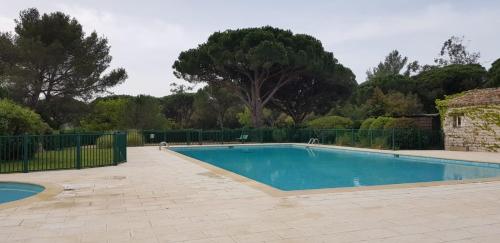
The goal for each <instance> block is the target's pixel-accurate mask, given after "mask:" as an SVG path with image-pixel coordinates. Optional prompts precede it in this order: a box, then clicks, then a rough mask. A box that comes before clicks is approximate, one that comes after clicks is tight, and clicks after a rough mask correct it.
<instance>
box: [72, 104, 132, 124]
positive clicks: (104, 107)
mask: <svg viewBox="0 0 500 243" xmlns="http://www.w3.org/2000/svg"><path fill="white" fill-rule="evenodd" d="M128 103H129V102H128V99H126V98H114V99H101V100H96V101H94V102H93V104H92V105H91V106H92V111H91V113H90V114H89V115H88V116H87V117H86V118H85V119H84V120H83V121H82V122H81V126H82V128H84V129H85V130H87V131H112V130H126V129H127V124H126V121H125V119H124V118H125V117H124V114H125V113H126V112H127V110H128V109H127V108H128Z"/></svg>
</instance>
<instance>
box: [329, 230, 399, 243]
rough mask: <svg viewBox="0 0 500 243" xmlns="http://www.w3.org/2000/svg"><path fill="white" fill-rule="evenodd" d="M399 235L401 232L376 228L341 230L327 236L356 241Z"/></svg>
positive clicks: (345, 240) (342, 240)
mask: <svg viewBox="0 0 500 243" xmlns="http://www.w3.org/2000/svg"><path fill="white" fill-rule="evenodd" d="M399 235H400V234H398V233H396V232H394V231H391V230H388V229H382V228H376V229H366V230H357V231H347V232H340V233H335V234H329V235H326V236H325V237H332V238H334V239H335V240H338V241H341V242H354V241H372V240H376V239H382V238H389V237H395V236H399Z"/></svg>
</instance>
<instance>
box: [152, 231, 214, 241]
mask: <svg viewBox="0 0 500 243" xmlns="http://www.w3.org/2000/svg"><path fill="white" fill-rule="evenodd" d="M156 238H157V239H158V241H159V242H181V241H189V240H200V239H206V238H209V236H207V235H206V234H205V233H204V232H202V231H182V232H179V231H176V232H169V233H156Z"/></svg>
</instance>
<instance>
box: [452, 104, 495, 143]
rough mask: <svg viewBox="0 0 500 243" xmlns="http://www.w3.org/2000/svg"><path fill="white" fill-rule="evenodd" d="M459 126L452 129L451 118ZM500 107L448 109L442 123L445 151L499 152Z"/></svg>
mask: <svg viewBox="0 0 500 243" xmlns="http://www.w3.org/2000/svg"><path fill="white" fill-rule="evenodd" d="M456 115H460V116H461V120H462V122H461V126H460V127H453V116H456ZM499 122H500V106H499V105H489V106H467V107H455V108H450V109H449V110H448V111H447V112H446V117H445V119H444V121H443V131H444V134H445V149H446V150H461V151H488V152H500V127H499Z"/></svg>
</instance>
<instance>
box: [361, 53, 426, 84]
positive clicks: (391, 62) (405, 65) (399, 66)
mask: <svg viewBox="0 0 500 243" xmlns="http://www.w3.org/2000/svg"><path fill="white" fill-rule="evenodd" d="M419 67H420V66H419V64H418V62H417V61H413V62H408V57H406V56H402V55H401V54H400V53H399V51H398V50H393V51H391V52H390V53H389V54H388V55H387V56H386V57H385V59H384V61H383V62H380V63H379V64H378V65H377V66H376V67H374V68H372V69H370V70H368V71H366V79H367V80H368V81H369V80H371V79H373V78H377V77H384V76H394V75H405V76H410V74H411V73H412V72H416V71H417V70H418V69H419ZM403 70H404V73H402V71H403Z"/></svg>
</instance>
